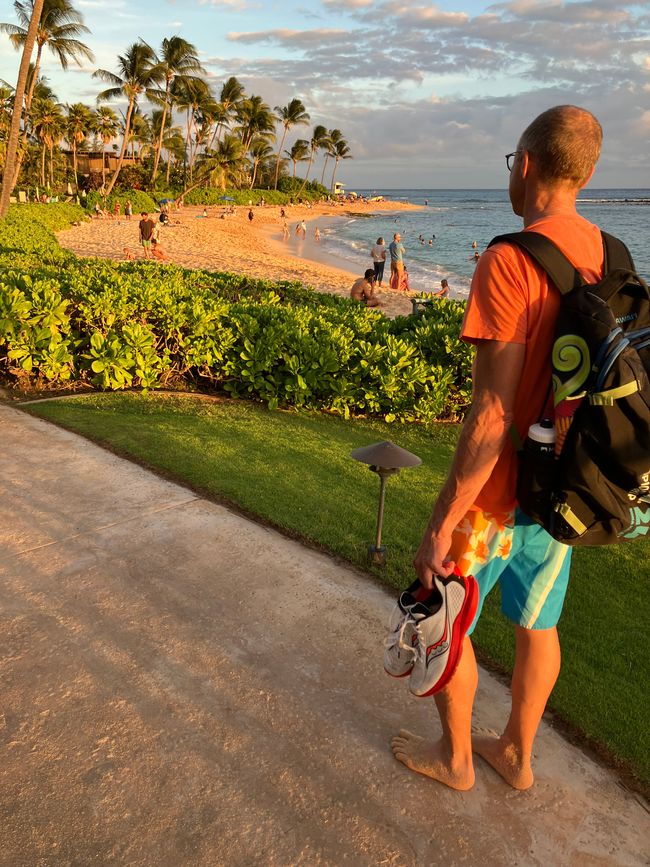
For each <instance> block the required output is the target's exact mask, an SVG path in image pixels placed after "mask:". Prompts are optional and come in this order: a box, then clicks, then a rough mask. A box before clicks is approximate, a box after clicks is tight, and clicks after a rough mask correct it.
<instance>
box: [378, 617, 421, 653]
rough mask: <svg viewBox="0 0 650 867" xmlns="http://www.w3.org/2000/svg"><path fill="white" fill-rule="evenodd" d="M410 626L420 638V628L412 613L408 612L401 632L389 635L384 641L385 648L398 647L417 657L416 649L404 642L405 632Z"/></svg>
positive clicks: (400, 629)
mask: <svg viewBox="0 0 650 867" xmlns="http://www.w3.org/2000/svg"><path fill="white" fill-rule="evenodd" d="M409 624H411V625H412V626H414V627H415V631H416V632H417V633H418V636H419V635H420V630H419V628H418V625H417V621H416V620H415V618H414V617H412V616H411V613H410V612H408V613H407V614H406V616H405V618H404V620H403V621H402V625H401V626H400V628H399V632H394V633H393V634H392V635H389V636H388V637H387V638H385V639H384V647H387V648H389V649H391V648H393V647H395V645H398V646H399V647H400V649H401V650H408V651H409V653H412V654H413V656H415V655H416V654H417V650H416V649H415V647H413V646H412V645H410V644H408V643H407V642H406V641H404V630H405V629H406V627H407V626H408V625H409Z"/></svg>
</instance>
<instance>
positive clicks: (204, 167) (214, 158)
mask: <svg viewBox="0 0 650 867" xmlns="http://www.w3.org/2000/svg"><path fill="white" fill-rule="evenodd" d="M245 155H246V152H245V151H244V148H243V147H242V143H241V140H240V139H239V138H238V137H237V136H236V135H233V134H232V133H226V135H224V137H223V139H222V140H221V141H220V142H218V143H217V147H216V148H215V149H214V150H213V151H208V152H207V153H204V154H200V155H199V159H198V161H197V174H198V178H199V179H198V180H197V181H196V182H195V183H194V184H192V185H191V186H190V187H187V188H186V189H185V190H184V191H183V193H182V194H181V198H183V196H185V195H187V193H189V191H190V190H191V189H194V188H195V187H198V186H199V185H200V184H211V185H212V186H214V187H219V189H221V190H225V189H226V187H227V186H231V185H232V186H237V185H238V184H239V183H240V181H241V179H242V175H243V166H244V158H245Z"/></svg>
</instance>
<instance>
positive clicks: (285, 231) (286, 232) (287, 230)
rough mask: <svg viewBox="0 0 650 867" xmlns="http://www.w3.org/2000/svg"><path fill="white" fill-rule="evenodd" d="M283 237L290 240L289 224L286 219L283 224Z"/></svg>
mask: <svg viewBox="0 0 650 867" xmlns="http://www.w3.org/2000/svg"><path fill="white" fill-rule="evenodd" d="M282 238H283V239H284V240H285V241H288V240H289V227H288V226H287V221H286V220H285V221H284V223H283V224H282Z"/></svg>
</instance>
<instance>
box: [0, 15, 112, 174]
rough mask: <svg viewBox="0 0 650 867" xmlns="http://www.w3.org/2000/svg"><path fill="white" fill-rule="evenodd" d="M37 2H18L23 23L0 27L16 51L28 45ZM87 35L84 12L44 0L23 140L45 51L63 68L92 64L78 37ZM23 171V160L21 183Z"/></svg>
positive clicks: (26, 108)
mask: <svg viewBox="0 0 650 867" xmlns="http://www.w3.org/2000/svg"><path fill="white" fill-rule="evenodd" d="M35 3H36V0H25V2H21V0H16V2H15V3H14V9H15V10H16V16H17V18H18V21H19V23H18V24H0V32H3V33H7V34H8V35H9V38H10V40H11V43H12V45H13V46H14V48H16V49H19V48H20V47H21V46H22V45H24V44H25V39H26V37H27V28H28V26H29V22H30V20H31V18H32V16H33V14H34V9H35ZM83 33H90V31H89V30H88V28H87V27H86V26H85V24H84V23H83V16H82V15H81V13H80V12H78V11H77V10H76V9H75V8H74V6H73V5H72V4H71V3H70V2H69V0H43V3H42V4H41V12H40V14H39V17H38V29H37V32H36V60H35V62H34V70H33V73H32V76H31V81H30V83H29V85H28V87H27V90H26V94H25V106H24V107H25V117H24V121H23V141H24V142H25V143H26V142H27V129H28V125H29V115H30V111H31V106H32V101H33V98H34V88H35V86H36V83H37V81H38V75H39V71H40V68H41V57H42V54H43V48H44V47H45V46H47V47H48V49H49V50H50V51H51V52H52V54H55V55H56V57H57V58H58V60H59V63H60V64H61V66H62V68H63V69H67V68H68V65H69V63H70V61H71V60H72V61H73V62H74V63H76V64H77V66H81V62H82V59H83V58H85V59H86V60H90V61H92V60H94V59H95V58H94V55H93V53H92V51H91V50H90V48H88V46H87V45H85V44H84V43H83V42H80V41H79V39H78V38H77V37H78V36H80V35H81V34H83ZM30 57H31V52H30ZM19 171H20V161H19V163H18V165H17V169H16V172H15V181H17V180H18V172H19ZM15 181H14V183H15Z"/></svg>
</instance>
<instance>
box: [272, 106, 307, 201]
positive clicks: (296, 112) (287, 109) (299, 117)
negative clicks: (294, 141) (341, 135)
mask: <svg viewBox="0 0 650 867" xmlns="http://www.w3.org/2000/svg"><path fill="white" fill-rule="evenodd" d="M275 112H276V114H275V116H276V118H277V120H278V121H279V122H280V123H281V124H282V127H283V132H282V141H281V142H280V147H279V148H278V157H277V159H276V161H275V181H274V183H273V189H274V190H277V188H278V173H279V171H280V155H281V154H282V148H283V147H284V140H285V138H286V137H287V133H288V132H289V128H290V127H292V126H296V124H299V123H309V115H308V114H307V112H306V111H305V106H304V105H303V104H302V102H301V101H300V100H299V99H292V100H291V102H290V103H289V104H288V105H285V106H279V105H276V107H275Z"/></svg>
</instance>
